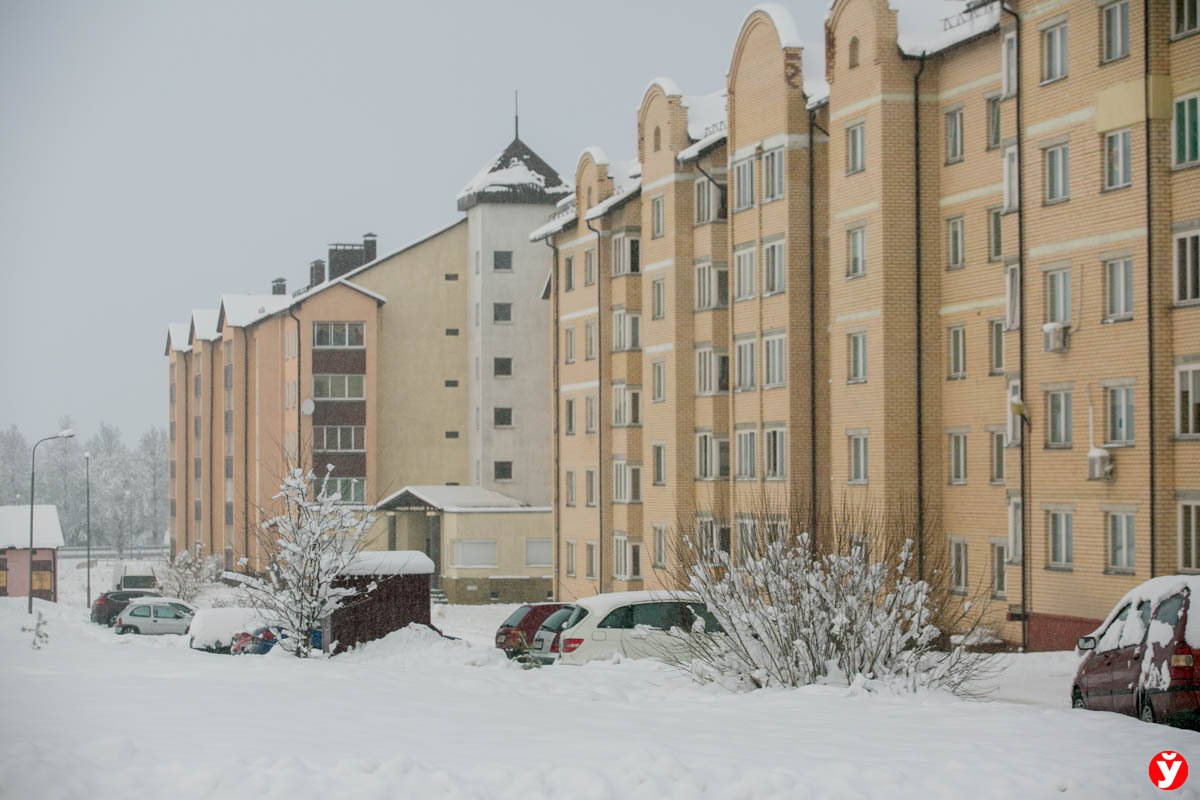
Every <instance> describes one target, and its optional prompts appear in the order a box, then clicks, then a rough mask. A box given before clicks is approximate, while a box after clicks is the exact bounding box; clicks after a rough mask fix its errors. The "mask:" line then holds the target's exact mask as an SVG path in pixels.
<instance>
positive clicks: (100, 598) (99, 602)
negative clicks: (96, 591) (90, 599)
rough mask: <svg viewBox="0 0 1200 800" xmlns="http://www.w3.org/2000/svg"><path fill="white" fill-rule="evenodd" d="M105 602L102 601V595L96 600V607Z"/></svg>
mask: <svg viewBox="0 0 1200 800" xmlns="http://www.w3.org/2000/svg"><path fill="white" fill-rule="evenodd" d="M105 602H106V601H105V599H104V595H100V596H99V597H97V598H96V605H98V606H102V605H104V603H105Z"/></svg>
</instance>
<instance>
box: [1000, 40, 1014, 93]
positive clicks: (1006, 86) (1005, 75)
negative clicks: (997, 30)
mask: <svg viewBox="0 0 1200 800" xmlns="http://www.w3.org/2000/svg"><path fill="white" fill-rule="evenodd" d="M1000 47H1001V49H1000V74H1001V77H1002V84H1003V85H1002V87H1001V91H1002V92H1003V93H1004V96H1005V97H1012V96H1014V95H1015V94H1016V93H1017V32H1016V31H1015V30H1010V31H1007V32H1006V33H1005V34H1004V42H1003V43H1002V44H1001V46H1000Z"/></svg>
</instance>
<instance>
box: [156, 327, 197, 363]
mask: <svg viewBox="0 0 1200 800" xmlns="http://www.w3.org/2000/svg"><path fill="white" fill-rule="evenodd" d="M188 332H189V327H188V324H187V323H186V322H171V323H169V324H168V325H167V350H166V352H165V353H164V354H163V355H168V356H169V355H171V353H172V352H175V353H186V352H188V351H190V350H191V349H192V346H191V345H190V344H188Z"/></svg>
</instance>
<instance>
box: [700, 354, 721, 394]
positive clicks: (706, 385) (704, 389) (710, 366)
mask: <svg viewBox="0 0 1200 800" xmlns="http://www.w3.org/2000/svg"><path fill="white" fill-rule="evenodd" d="M713 355H714V352H713V349H712V348H711V347H701V348H700V349H698V350H697V351H696V394H699V395H710V394H713V393H714V391H715V387H716V385H717V384H716V378H717V376H716V362H715V360H714V358H713Z"/></svg>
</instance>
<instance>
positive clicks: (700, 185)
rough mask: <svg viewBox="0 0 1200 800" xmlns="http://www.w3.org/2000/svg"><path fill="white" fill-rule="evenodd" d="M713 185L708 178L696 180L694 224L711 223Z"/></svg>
mask: <svg viewBox="0 0 1200 800" xmlns="http://www.w3.org/2000/svg"><path fill="white" fill-rule="evenodd" d="M713 201H714V198H713V185H712V181H710V180H709V179H708V178H697V179H696V224H697V225H703V224H704V223H706V222H712V221H713V217H714V215H713V206H714V205H715V203H714V202H713Z"/></svg>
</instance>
